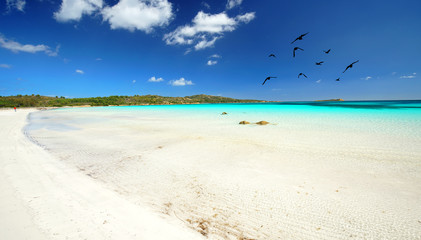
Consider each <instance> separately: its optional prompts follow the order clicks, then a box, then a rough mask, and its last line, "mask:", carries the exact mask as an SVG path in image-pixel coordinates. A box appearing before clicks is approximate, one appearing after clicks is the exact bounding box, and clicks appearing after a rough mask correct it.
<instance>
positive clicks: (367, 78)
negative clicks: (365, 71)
mask: <svg viewBox="0 0 421 240" xmlns="http://www.w3.org/2000/svg"><path fill="white" fill-rule="evenodd" d="M362 79H364V80H366V81H368V80H370V79H372V77H370V76H367V77H365V78H362Z"/></svg>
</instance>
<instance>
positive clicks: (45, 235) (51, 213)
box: [0, 108, 203, 240]
mask: <svg viewBox="0 0 421 240" xmlns="http://www.w3.org/2000/svg"><path fill="white" fill-rule="evenodd" d="M35 111H37V110H36V109H35V108H30V109H20V111H18V112H14V111H13V109H12V110H9V111H8V110H1V111H0V123H1V124H0V126H1V128H0V135H1V136H2V137H1V138H0V146H1V152H0V159H1V162H0V180H1V181H0V187H1V195H0V203H1V204H2V209H1V212H0V213H1V214H0V235H1V236H2V237H3V238H4V239H11V240H13V239H35V240H38V239H39V240H41V239H42V240H43V239H85V238H87V239H180V240H181V239H183V240H184V239H203V238H202V236H201V235H200V234H199V233H197V232H195V231H193V230H192V229H188V228H187V227H185V226H182V224H180V223H179V222H177V221H174V220H173V219H170V218H168V217H166V216H165V215H160V214H157V213H155V212H152V211H151V210H150V209H149V208H148V207H146V206H144V205H141V204H133V203H131V202H129V201H127V200H126V199H124V198H122V197H121V196H120V195H119V194H118V193H116V192H114V191H111V190H109V189H106V188H104V187H103V186H101V185H100V184H98V183H97V182H95V181H94V180H93V179H91V178H89V177H88V176H86V175H84V174H82V173H81V172H79V171H77V170H76V169H72V168H71V167H69V166H67V165H65V164H64V163H62V162H60V161H59V160H58V159H55V158H54V157H53V156H51V154H49V153H48V152H46V151H45V150H43V149H42V148H41V147H39V146H37V145H36V144H34V143H33V142H31V141H30V140H29V139H27V138H26V136H25V135H24V133H23V131H22V129H23V127H24V126H25V125H26V121H27V120H26V119H27V116H28V114H29V113H31V112H35Z"/></svg>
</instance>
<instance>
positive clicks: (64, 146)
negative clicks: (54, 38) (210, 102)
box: [6, 108, 421, 240]
mask: <svg viewBox="0 0 421 240" xmlns="http://www.w3.org/2000/svg"><path fill="white" fill-rule="evenodd" d="M175 109H176V108H175ZM175 109H173V108H170V109H167V110H159V109H157V108H142V109H141V110H133V109H128V110H124V108H123V109H114V110H113V109H112V108H89V109H66V110H54V111H44V112H40V114H38V113H37V114H32V115H31V119H32V122H38V124H40V125H39V126H38V127H36V128H35V129H33V130H32V135H31V137H32V138H33V141H35V142H38V144H40V145H44V146H46V148H47V152H48V153H49V154H51V156H54V158H55V160H52V159H51V158H48V159H51V160H49V161H50V162H53V164H52V163H50V165H51V164H52V165H53V166H57V167H59V166H62V167H59V168H60V169H62V171H64V170H65V172H66V173H67V172H68V171H70V172H72V174H76V173H74V172H73V171H74V170H76V171H77V173H78V176H79V175H85V177H86V178H88V179H91V180H92V181H94V183H98V184H99V185H101V186H102V188H101V189H102V190H101V191H100V192H102V191H103V189H109V190H111V191H113V192H118V194H119V196H121V197H122V198H124V199H126V200H127V201H129V202H130V203H131V204H134V205H135V206H147V207H148V208H149V209H152V211H153V212H155V213H162V214H164V215H167V216H168V217H169V218H170V219H171V220H173V221H175V222H177V223H178V224H182V225H184V226H186V227H189V228H192V229H194V230H196V231H197V232H200V233H201V234H203V235H205V236H206V237H207V238H208V239H232V240H238V239H420V238H421V218H420V216H421V204H420V203H421V164H420V159H421V138H420V136H421V134H420V131H421V129H420V128H418V127H417V126H418V125H415V127H410V128H408V129H406V128H401V126H403V124H401V122H399V121H398V122H395V121H380V120H381V119H382V118H378V119H380V120H376V121H372V118H358V119H354V118H350V117H349V116H348V115H346V116H342V115H341V116H339V118H340V120H339V121H338V119H333V120H332V119H330V118H331V115H328V116H326V117H325V116H324V115H314V114H310V115H308V116H303V115H302V114H301V115H294V114H292V115H287V114H277V115H266V116H265V117H264V118H262V113H259V114H251V115H250V114H247V113H243V112H244V111H245V110H238V111H237V112H234V110H231V111H230V113H229V114H228V115H221V114H220V113H221V112H222V111H221V109H214V110H209V109H208V110H203V111H201V112H200V110H197V111H199V112H197V113H194V112H193V113H192V112H183V111H181V110H180V109H176V110H175ZM271 116H275V117H277V118H272V119H271ZM297 116H298V117H297ZM400 118H403V116H401V117H400ZM244 119H246V120H250V121H251V122H257V121H258V120H263V119H264V120H268V121H269V122H274V123H277V124H269V125H266V126H257V125H247V126H243V125H239V124H238V122H239V121H241V120H244ZM410 126H413V125H410ZM34 127H35V126H34ZM22 138H23V136H22ZM22 141H26V140H23V139H22ZM28 144H29V143H28ZM6 145H7V144H6ZM44 154H45V153H44ZM28 159H30V158H28ZM57 161H58V162H60V163H63V165H60V164H59V163H57ZM25 165H28V164H27V163H26V164H25ZM42 169H43V168H42ZM79 178H80V177H78V178H75V179H79ZM71 179H73V177H72V178H71ZM80 179H82V178H80ZM83 182H84V181H83ZM88 182H89V181H88ZM83 184H84V185H85V183H83ZM92 184H93V183H92ZM76 185H80V184H79V183H77V184H76ZM61 186H66V187H65V188H63V189H60V191H63V190H66V191H70V192H74V191H76V190H75V189H72V186H73V185H72V184H70V183H66V184H61ZM98 191H99V190H98ZM129 205H130V204H129ZM128 208H131V207H128ZM115 214H117V213H115ZM102 216H103V215H100V217H98V218H99V219H102V218H101V217H102ZM80 218H81V217H79V218H75V219H80ZM102 221H103V220H101V221H100V222H101V223H102ZM107 222H110V221H109V220H107ZM59 233H61V231H59ZM189 239H191V238H189Z"/></svg>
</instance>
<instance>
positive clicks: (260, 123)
mask: <svg viewBox="0 0 421 240" xmlns="http://www.w3.org/2000/svg"><path fill="white" fill-rule="evenodd" d="M256 124H258V125H267V124H269V122H266V121H260V122H257V123H256Z"/></svg>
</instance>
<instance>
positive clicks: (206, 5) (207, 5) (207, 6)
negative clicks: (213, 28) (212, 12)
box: [201, 2, 211, 9]
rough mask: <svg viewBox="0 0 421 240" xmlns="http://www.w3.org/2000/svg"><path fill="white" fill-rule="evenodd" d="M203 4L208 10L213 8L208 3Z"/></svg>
mask: <svg viewBox="0 0 421 240" xmlns="http://www.w3.org/2000/svg"><path fill="white" fill-rule="evenodd" d="M201 4H202V6H204V7H205V8H207V9H210V8H211V7H210V5H209V4H208V3H207V2H202V3H201Z"/></svg>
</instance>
